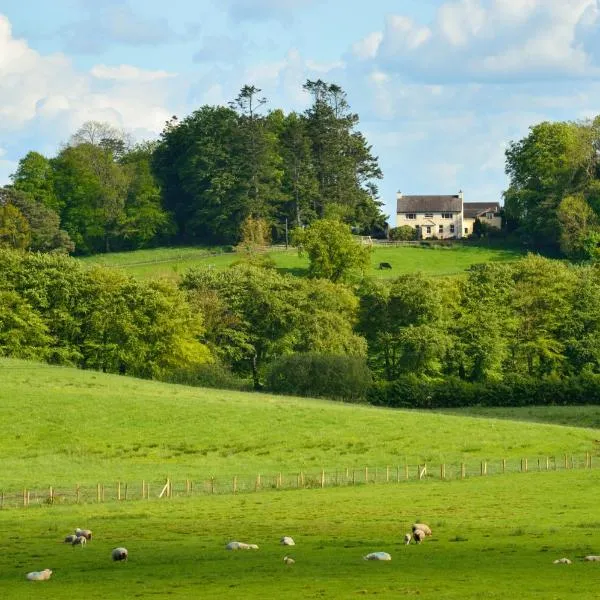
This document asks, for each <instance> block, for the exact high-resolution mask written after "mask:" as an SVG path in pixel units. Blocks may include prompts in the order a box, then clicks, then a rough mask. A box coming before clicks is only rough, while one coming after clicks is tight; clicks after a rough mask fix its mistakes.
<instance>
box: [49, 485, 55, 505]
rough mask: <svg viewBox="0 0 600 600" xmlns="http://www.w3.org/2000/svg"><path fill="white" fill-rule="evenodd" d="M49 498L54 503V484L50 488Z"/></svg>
mask: <svg viewBox="0 0 600 600" xmlns="http://www.w3.org/2000/svg"><path fill="white" fill-rule="evenodd" d="M48 500H49V502H50V504H54V489H53V488H52V486H50V489H49V490H48Z"/></svg>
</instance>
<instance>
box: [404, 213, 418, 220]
mask: <svg viewBox="0 0 600 600" xmlns="http://www.w3.org/2000/svg"><path fill="white" fill-rule="evenodd" d="M405 218H406V219H416V218H417V215H416V214H415V213H406V215H405Z"/></svg>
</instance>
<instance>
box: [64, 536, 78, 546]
mask: <svg viewBox="0 0 600 600" xmlns="http://www.w3.org/2000/svg"><path fill="white" fill-rule="evenodd" d="M76 538H77V536H76V535H75V534H71V535H68V536H67V537H66V538H65V544H72V543H73V542H74V541H75V539H76Z"/></svg>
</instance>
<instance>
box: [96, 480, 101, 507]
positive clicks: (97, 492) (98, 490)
mask: <svg viewBox="0 0 600 600" xmlns="http://www.w3.org/2000/svg"><path fill="white" fill-rule="evenodd" d="M96 502H98V504H100V484H98V485H96Z"/></svg>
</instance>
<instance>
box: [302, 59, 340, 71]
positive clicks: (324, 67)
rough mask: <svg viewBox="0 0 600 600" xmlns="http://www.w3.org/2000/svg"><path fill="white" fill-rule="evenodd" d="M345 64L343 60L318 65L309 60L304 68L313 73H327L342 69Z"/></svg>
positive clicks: (318, 63)
mask: <svg viewBox="0 0 600 600" xmlns="http://www.w3.org/2000/svg"><path fill="white" fill-rule="evenodd" d="M345 66H346V63H345V62H344V61H343V60H334V61H332V62H328V63H320V62H317V61H314V60H311V59H308V60H307V61H306V68H307V69H309V70H310V71H314V72H315V73H329V71H333V70H334V69H343V68H344V67H345Z"/></svg>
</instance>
